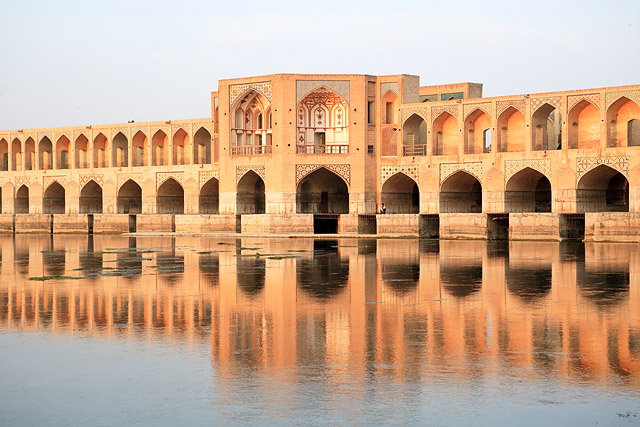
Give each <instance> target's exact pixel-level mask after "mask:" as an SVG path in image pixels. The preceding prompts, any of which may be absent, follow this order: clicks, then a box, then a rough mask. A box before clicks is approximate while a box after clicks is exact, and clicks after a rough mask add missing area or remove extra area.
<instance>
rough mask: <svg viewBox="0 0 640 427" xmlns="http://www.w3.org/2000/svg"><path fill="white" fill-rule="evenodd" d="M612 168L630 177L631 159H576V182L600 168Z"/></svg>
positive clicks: (624, 157) (619, 157) (621, 157)
mask: <svg viewBox="0 0 640 427" xmlns="http://www.w3.org/2000/svg"><path fill="white" fill-rule="evenodd" d="M600 165H606V166H610V167H612V168H613V169H615V170H617V171H618V172H620V173H622V174H623V175H625V176H629V157H627V156H616V157H578V158H577V159H576V182H577V181H578V180H579V179H580V178H581V177H582V176H583V175H584V174H586V173H587V172H589V171H590V170H592V169H594V168H596V167H598V166H600Z"/></svg>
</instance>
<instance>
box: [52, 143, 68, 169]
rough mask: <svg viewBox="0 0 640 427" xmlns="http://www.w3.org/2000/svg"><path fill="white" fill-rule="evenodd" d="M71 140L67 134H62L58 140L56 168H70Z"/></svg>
mask: <svg viewBox="0 0 640 427" xmlns="http://www.w3.org/2000/svg"><path fill="white" fill-rule="evenodd" d="M70 148H71V141H69V138H67V136H66V135H62V136H60V138H58V141H57V142H56V159H55V161H56V168H58V169H69V153H70V152H71V150H70Z"/></svg>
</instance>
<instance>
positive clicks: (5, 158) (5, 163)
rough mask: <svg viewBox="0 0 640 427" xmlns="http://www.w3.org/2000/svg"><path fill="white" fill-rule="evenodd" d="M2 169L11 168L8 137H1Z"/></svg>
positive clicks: (0, 164) (0, 161)
mask: <svg viewBox="0 0 640 427" xmlns="http://www.w3.org/2000/svg"><path fill="white" fill-rule="evenodd" d="M0 170H3V171H8V170H9V143H8V142H7V140H6V139H4V138H2V139H0Z"/></svg>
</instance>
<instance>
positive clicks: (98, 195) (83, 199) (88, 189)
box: [80, 180, 102, 214]
mask: <svg viewBox="0 0 640 427" xmlns="http://www.w3.org/2000/svg"><path fill="white" fill-rule="evenodd" d="M80 213H81V214H91V213H102V187H100V186H99V185H98V184H97V183H96V182H95V181H94V180H91V181H89V182H88V183H87V184H86V185H85V186H84V187H83V188H82V191H80Z"/></svg>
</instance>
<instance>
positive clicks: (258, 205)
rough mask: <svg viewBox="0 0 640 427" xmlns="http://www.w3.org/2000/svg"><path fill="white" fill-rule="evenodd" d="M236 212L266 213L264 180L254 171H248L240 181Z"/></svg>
mask: <svg viewBox="0 0 640 427" xmlns="http://www.w3.org/2000/svg"><path fill="white" fill-rule="evenodd" d="M236 213H238V214H263V213H265V195H264V181H263V180H262V178H260V176H259V175H258V174H257V173H255V172H254V171H249V172H247V173H246V174H245V175H244V176H243V177H242V178H241V179H240V181H239V182H238V192H237V193H236Z"/></svg>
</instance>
